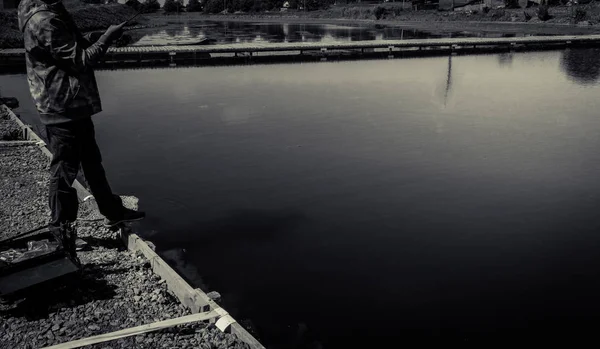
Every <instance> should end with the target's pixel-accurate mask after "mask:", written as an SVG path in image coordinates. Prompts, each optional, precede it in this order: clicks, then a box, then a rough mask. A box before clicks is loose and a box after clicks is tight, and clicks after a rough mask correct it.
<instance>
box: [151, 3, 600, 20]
mask: <svg viewBox="0 0 600 349" xmlns="http://www.w3.org/2000/svg"><path fill="white" fill-rule="evenodd" d="M500 3H501V2H494V3H493V4H494V5H497V4H500ZM496 7H497V6H494V8H492V9H489V10H483V9H482V8H481V6H479V5H473V6H470V7H464V8H461V9H457V10H456V11H453V12H451V11H437V10H420V11H415V10H412V8H411V5H410V3H409V2H406V3H405V4H404V5H402V2H395V3H384V4H375V5H373V4H352V5H336V6H331V7H330V8H328V9H324V10H317V11H309V12H304V11H297V10H289V11H286V12H279V11H269V12H247V13H243V12H236V13H233V14H231V13H230V14H227V15H220V14H215V15H210V14H202V13H187V14H185V15H183V16H187V17H188V18H194V17H196V18H198V17H206V16H211V17H212V18H214V19H219V18H221V19H230V18H233V19H237V18H239V19H256V20H263V19H279V20H281V21H286V20H298V19H303V20H314V19H319V20H361V21H373V22H397V23H399V24H402V23H404V22H425V23H431V24H432V25H433V23H440V22H461V23H466V22H480V23H490V22H491V23H528V24H548V25H557V24H559V25H578V24H579V25H580V26H593V25H597V24H600V4H596V3H590V4H586V5H574V6H571V7H567V6H553V7H550V9H549V13H550V15H551V16H552V18H551V19H549V20H547V21H541V20H540V19H538V17H537V7H530V8H525V9H523V8H518V9H505V8H496ZM152 17H153V20H156V21H161V18H162V20H164V16H162V15H154V16H152ZM172 17H176V16H175V15H172V16H168V17H167V18H172Z"/></svg>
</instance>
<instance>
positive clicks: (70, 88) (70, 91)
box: [19, 0, 145, 227]
mask: <svg viewBox="0 0 600 349" xmlns="http://www.w3.org/2000/svg"><path fill="white" fill-rule="evenodd" d="M124 25H125V23H121V24H120V25H112V26H110V28H108V30H107V31H106V32H105V33H104V34H103V35H101V36H100V35H96V40H93V39H92V35H90V36H87V37H83V36H82V34H81V32H80V31H79V30H78V28H77V26H76V25H75V22H74V21H73V18H72V17H71V15H70V14H69V13H68V12H67V10H66V9H65V7H64V5H63V4H62V2H61V1H60V0H22V1H21V3H20V4H19V28H20V29H21V31H22V32H23V37H24V41H25V51H26V52H25V59H26V63H27V80H28V81H29V88H30V91H31V95H32V97H33V100H34V102H35V105H36V107H37V109H38V111H39V114H40V118H41V121H42V123H43V124H44V125H45V126H46V132H47V135H48V140H49V143H50V144H49V145H50V151H51V152H52V154H53V155H54V156H53V159H52V162H51V164H50V172H51V174H50V175H51V178H50V193H49V201H50V209H51V211H52V219H51V223H50V224H51V226H54V227H58V226H61V225H62V224H68V223H71V222H74V221H75V220H76V219H77V210H78V200H77V192H76V191H75V189H74V188H73V187H72V184H73V182H74V181H75V177H76V176H77V172H78V170H79V167H80V165H81V167H82V169H83V173H84V175H85V178H86V180H87V182H88V184H89V186H90V189H91V191H92V194H93V195H94V197H95V199H96V202H97V203H98V208H99V210H100V213H102V215H104V216H105V217H106V219H105V226H109V227H112V226H115V225H117V224H119V223H122V222H128V221H134V220H140V219H142V218H144V216H145V215H144V213H143V212H137V211H133V210H129V209H127V208H125V207H123V204H122V202H121V199H120V198H119V197H118V196H117V195H113V193H112V190H111V188H110V186H109V184H108V181H107V179H106V175H105V172H104V168H103V167H102V157H101V155H100V150H99V149H98V145H97V144H96V137H95V132H94V124H93V122H92V119H91V117H92V115H94V114H97V113H99V112H100V111H102V106H101V103H100V95H99V93H98V87H97V85H96V78H95V76H94V71H93V69H92V68H93V66H94V65H95V64H96V63H97V62H98V60H99V58H100V57H102V56H103V55H104V54H105V53H106V50H107V49H108V47H109V46H110V44H111V43H112V42H113V41H114V40H116V39H118V38H119V37H120V36H121V35H122V33H123V26H124ZM98 36H100V37H99V38H98Z"/></svg>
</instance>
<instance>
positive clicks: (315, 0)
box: [87, 0, 335, 13]
mask: <svg viewBox="0 0 600 349" xmlns="http://www.w3.org/2000/svg"><path fill="white" fill-rule="evenodd" d="M87 1H90V0H87ZM92 1H93V0H92ZM97 1H102V0H97ZM110 1H112V0H110ZM286 2H287V3H288V4H289V8H292V9H303V8H305V7H306V10H308V11H312V10H318V9H323V8H327V7H329V6H330V5H332V4H333V3H334V2H335V0H189V2H188V4H187V5H184V4H183V0H165V3H164V5H163V6H162V9H163V10H164V11H165V12H168V13H173V12H184V11H186V12H206V13H220V12H223V11H224V10H227V12H230V13H231V12H237V11H242V12H264V11H279V9H281V8H282V7H283V5H284V3H286ZM125 5H127V6H130V7H132V8H134V9H135V10H136V11H139V10H143V11H144V12H146V13H152V12H156V11H158V10H160V9H161V6H160V3H159V2H158V0H146V1H145V2H143V3H142V2H140V1H139V0H128V1H127V2H126V3H125Z"/></svg>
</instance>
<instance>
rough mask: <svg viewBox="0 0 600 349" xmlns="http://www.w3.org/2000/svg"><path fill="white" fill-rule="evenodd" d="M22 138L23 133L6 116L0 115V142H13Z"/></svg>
mask: <svg viewBox="0 0 600 349" xmlns="http://www.w3.org/2000/svg"><path fill="white" fill-rule="evenodd" d="M22 138H23V132H21V129H20V128H19V126H17V124H15V123H14V122H13V121H12V120H10V118H9V117H8V115H0V141H14V140H19V139H22Z"/></svg>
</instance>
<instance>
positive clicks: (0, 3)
mask: <svg viewBox="0 0 600 349" xmlns="http://www.w3.org/2000/svg"><path fill="white" fill-rule="evenodd" d="M18 5H19V0H0V10H10V9H15V8H17V6H18Z"/></svg>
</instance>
